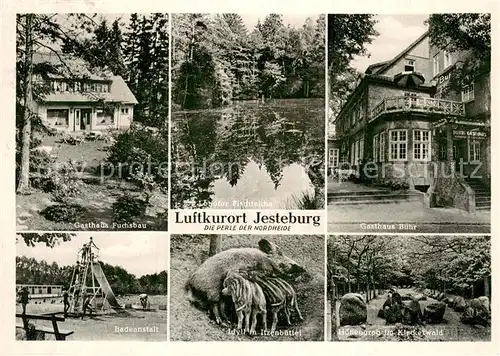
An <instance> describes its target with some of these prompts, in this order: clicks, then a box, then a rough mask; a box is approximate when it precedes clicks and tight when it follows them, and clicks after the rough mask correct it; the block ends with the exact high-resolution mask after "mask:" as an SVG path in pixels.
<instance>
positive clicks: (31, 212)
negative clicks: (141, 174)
mask: <svg viewBox="0 0 500 356" xmlns="http://www.w3.org/2000/svg"><path fill="white" fill-rule="evenodd" d="M59 139H60V138H58V137H57V136H49V137H46V138H44V140H43V142H42V145H44V146H52V147H54V146H55V145H57V144H58V143H57V142H58V140H59ZM105 146H106V144H105V143H104V141H85V142H83V143H82V144H81V145H76V146H75V145H69V144H63V145H62V148H61V150H60V153H59V155H58V157H57V160H56V163H62V162H67V161H68V160H69V159H72V160H76V161H84V162H85V163H86V168H85V171H84V174H83V177H85V178H84V179H83V188H82V193H81V194H80V195H79V196H78V197H75V198H69V199H68V201H67V202H68V203H69V204H79V205H81V206H83V207H84V208H85V209H86V213H84V214H83V216H82V217H81V218H80V219H79V220H78V221H77V222H76V223H64V222H53V221H50V220H47V219H45V218H44V217H43V216H42V215H40V211H42V210H43V209H45V208H46V207H47V206H49V205H52V204H55V202H54V201H52V199H51V194H50V193H45V192H43V191H41V190H38V189H32V193H31V194H30V195H17V196H16V205H17V209H16V215H17V230H18V231H20V230H134V229H133V228H130V227H121V226H119V225H113V219H112V218H113V210H112V204H113V203H114V202H115V201H116V200H117V199H118V198H119V197H121V196H123V195H124V194H125V193H129V194H130V195H133V196H136V195H139V193H140V191H139V189H138V188H137V187H136V186H135V185H134V184H132V183H130V182H128V181H125V180H123V179H122V180H116V179H103V180H102V181H101V179H100V177H99V176H96V175H95V174H94V173H95V168H98V169H99V167H100V164H101V162H104V161H105V159H106V157H107V154H108V153H107V151H106V150H104V148H105ZM152 204H153V205H154V206H153V207H152V208H150V209H148V211H147V213H146V216H145V217H144V218H143V219H141V221H139V222H140V223H141V224H146V228H142V227H141V228H138V229H139V230H165V229H166V218H158V217H157V214H158V213H160V214H161V213H162V212H164V211H165V210H166V209H167V207H168V197H167V195H163V194H161V195H159V196H158V197H156V198H155V199H154V200H153V201H152ZM92 223H93V224H98V225H97V226H96V225H92Z"/></svg>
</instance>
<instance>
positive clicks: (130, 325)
mask: <svg viewBox="0 0 500 356" xmlns="http://www.w3.org/2000/svg"><path fill="white" fill-rule="evenodd" d="M168 244H169V240H168V236H167V235H166V234H163V233H145V232H123V233H120V234H116V233H105V232H95V233H89V232H75V233H50V232H38V233H22V232H21V233H18V234H17V236H16V285H15V288H16V300H15V303H16V315H15V320H16V324H15V327H16V340H23V341H24V340H68V341H73V340H78V341H90V340H92V341H97V340H99V341H101V340H115V341H127V340H135V341H167V330H168V326H167V325H168V324H167V317H168V314H167V305H168V296H167V293H168V292H167V289H168V272H167V269H168V265H169V261H168V256H169V247H168Z"/></svg>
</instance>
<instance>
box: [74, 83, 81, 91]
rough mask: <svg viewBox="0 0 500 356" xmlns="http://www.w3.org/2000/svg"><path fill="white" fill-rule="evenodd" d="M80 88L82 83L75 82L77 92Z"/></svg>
mask: <svg viewBox="0 0 500 356" xmlns="http://www.w3.org/2000/svg"><path fill="white" fill-rule="evenodd" d="M81 90H82V83H80V82H75V91H76V92H79V91H81Z"/></svg>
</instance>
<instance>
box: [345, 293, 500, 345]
mask: <svg viewBox="0 0 500 356" xmlns="http://www.w3.org/2000/svg"><path fill="white" fill-rule="evenodd" d="M398 293H400V294H401V295H406V294H408V293H413V294H416V293H417V292H415V291H414V290H411V289H398ZM386 298H387V294H386V293H384V294H382V295H379V296H377V297H376V298H375V299H373V300H371V301H370V302H369V303H368V304H367V308H368V310H367V311H368V321H367V323H366V325H357V326H341V327H339V328H338V331H337V333H338V338H339V340H342V341H355V340H356V341H488V340H490V339H491V329H490V327H487V328H485V327H482V326H471V325H464V324H462V323H461V322H460V314H459V313H457V312H455V311H454V310H453V309H451V308H448V307H447V308H446V312H445V314H444V319H445V322H444V323H441V324H436V325H424V326H420V327H412V326H406V325H386V322H385V320H384V319H382V318H379V317H378V316H377V314H378V311H379V310H380V309H381V308H382V306H383V304H384V301H385V300H386ZM435 302H437V300H435V299H433V298H427V300H425V301H421V302H420V306H421V309H422V311H423V309H424V308H425V306H427V305H429V304H431V303H435ZM339 307H340V302H337V313H338V309H339ZM337 315H338V314H337Z"/></svg>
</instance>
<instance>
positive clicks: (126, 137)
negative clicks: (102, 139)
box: [108, 125, 168, 189]
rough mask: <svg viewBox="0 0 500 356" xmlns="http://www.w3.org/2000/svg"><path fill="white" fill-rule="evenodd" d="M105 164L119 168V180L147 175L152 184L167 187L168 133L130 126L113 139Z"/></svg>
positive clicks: (140, 182) (139, 182)
mask: <svg viewBox="0 0 500 356" xmlns="http://www.w3.org/2000/svg"><path fill="white" fill-rule="evenodd" d="M108 162H109V163H111V164H112V165H113V166H115V167H121V175H122V176H121V178H129V179H131V180H132V181H134V182H136V183H138V184H142V183H144V182H142V181H140V180H137V178H138V177H141V176H143V175H150V176H152V177H153V178H154V181H155V182H157V183H159V184H160V185H162V186H163V187H164V188H165V189H166V187H167V174H168V172H167V169H168V132H167V131H163V130H157V129H153V128H148V127H144V126H138V125H134V126H132V128H131V129H130V130H128V131H126V132H123V133H121V134H120V135H118V137H117V138H116V142H115V144H114V145H113V146H111V148H110V150H109V157H108Z"/></svg>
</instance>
